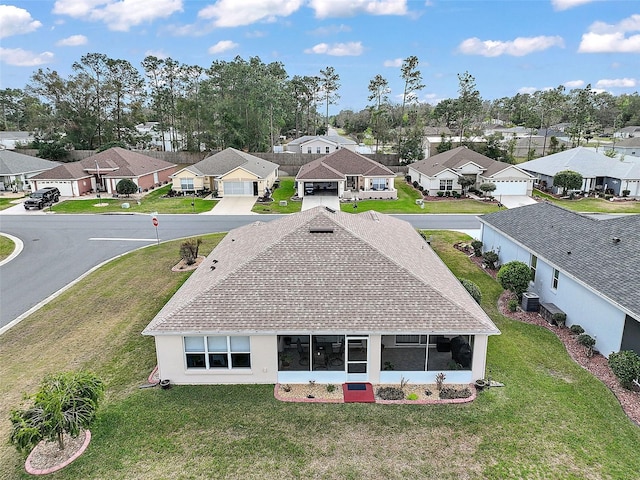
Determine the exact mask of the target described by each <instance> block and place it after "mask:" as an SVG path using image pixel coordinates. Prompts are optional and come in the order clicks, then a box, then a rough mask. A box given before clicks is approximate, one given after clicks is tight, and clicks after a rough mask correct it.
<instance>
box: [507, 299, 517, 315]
mask: <svg viewBox="0 0 640 480" xmlns="http://www.w3.org/2000/svg"><path fill="white" fill-rule="evenodd" d="M507 308H508V309H509V311H510V312H515V311H516V310H518V300H516V299H515V298H512V299H511V300H509V301H508V302H507Z"/></svg>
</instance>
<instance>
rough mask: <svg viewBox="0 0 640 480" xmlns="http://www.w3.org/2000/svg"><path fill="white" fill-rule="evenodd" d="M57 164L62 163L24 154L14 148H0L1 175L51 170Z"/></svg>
mask: <svg viewBox="0 0 640 480" xmlns="http://www.w3.org/2000/svg"><path fill="white" fill-rule="evenodd" d="M57 165H60V163H59V162H52V161H51V160H45V159H44V158H38V157H32V156H31V155H24V154H22V153H17V152H14V151H13V150H0V175H3V176H4V175H21V174H25V173H33V172H42V171H44V170H50V169H52V168H54V167H56V166H57Z"/></svg>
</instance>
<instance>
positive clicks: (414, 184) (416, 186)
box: [411, 180, 418, 188]
mask: <svg viewBox="0 0 640 480" xmlns="http://www.w3.org/2000/svg"><path fill="white" fill-rule="evenodd" d="M411 185H413V188H418V182H417V181H415V180H414V181H413V183H412V184H411Z"/></svg>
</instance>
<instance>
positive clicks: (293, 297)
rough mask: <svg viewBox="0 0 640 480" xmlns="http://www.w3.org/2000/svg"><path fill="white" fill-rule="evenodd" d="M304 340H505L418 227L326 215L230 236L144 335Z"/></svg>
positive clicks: (372, 217)
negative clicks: (312, 336) (391, 336)
mask: <svg viewBox="0 0 640 480" xmlns="http://www.w3.org/2000/svg"><path fill="white" fill-rule="evenodd" d="M212 267H214V268H212ZM265 272H267V274H265ZM269 272H277V279H276V280H274V279H273V278H271V277H270V276H269ZM301 331H313V332H316V333H320V334H322V333H334V334H335V333H342V332H343V333H379V334H384V333H398V332H406V333H416V334H417V333H436V334H437V333H445V332H446V333H460V334H463V333H468V334H487V335H493V334H498V333H499V330H498V329H497V328H496V326H495V325H494V324H493V322H492V321H491V319H490V318H489V317H488V316H487V314H486V313H485V312H484V311H483V310H482V309H481V308H480V306H479V305H478V304H477V303H476V302H475V301H474V300H473V298H472V297H471V296H470V295H469V294H468V293H467V292H466V290H465V289H464V287H462V285H461V283H460V281H459V280H458V279H456V277H455V276H454V275H453V274H452V273H451V272H450V271H449V270H448V269H447V267H446V266H445V265H444V263H443V262H442V261H441V260H440V259H439V258H438V256H437V255H436V254H435V253H434V252H433V250H431V248H430V247H429V245H428V244H427V243H426V242H425V241H424V240H423V239H422V238H421V237H420V235H419V234H418V233H417V232H416V231H415V229H414V228H413V227H412V226H411V225H410V224H409V223H407V222H405V221H403V220H399V219H396V218H393V217H391V216H387V215H384V214H379V213H375V212H364V213H361V214H357V215H355V214H349V213H343V212H340V211H337V212H335V211H331V212H330V211H328V210H327V209H325V208H324V207H316V208H314V209H311V210H306V211H303V212H300V213H297V214H293V215H288V216H286V217H282V218H280V219H277V220H273V221H270V222H255V223H253V224H250V225H246V226H243V227H239V228H236V229H234V230H232V231H230V232H229V233H228V234H227V235H226V237H225V238H224V239H223V240H222V241H221V242H220V244H219V245H218V246H217V247H216V248H215V249H214V250H213V252H212V253H211V254H210V255H209V256H208V257H207V259H206V260H205V261H204V262H203V263H202V264H201V266H200V267H199V268H198V269H197V270H196V271H195V272H194V273H193V274H192V275H191V277H190V278H189V279H188V280H187V281H186V282H185V284H184V285H183V287H182V288H180V290H178V292H177V293H176V294H175V295H174V296H173V298H172V299H171V300H170V301H169V302H168V303H167V304H166V305H165V306H164V307H163V308H162V310H160V312H159V313H158V314H157V315H156V317H155V318H154V319H153V320H152V321H151V323H149V325H148V326H147V327H146V328H145V330H144V331H143V334H147V335H162V334H173V335H175V334H176V333H196V332H197V333H198V334H207V333H211V332H217V333H222V332H228V333H232V332H251V333H265V334H270V333H276V332H277V333H282V334H284V333H293V332H301Z"/></svg>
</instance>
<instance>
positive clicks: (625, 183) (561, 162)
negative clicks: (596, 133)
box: [518, 147, 640, 198]
mask: <svg viewBox="0 0 640 480" xmlns="http://www.w3.org/2000/svg"><path fill="white" fill-rule="evenodd" d="M518 167H520V168H521V169H522V170H524V171H526V172H529V173H530V174H532V175H534V176H535V177H536V178H537V183H538V184H540V186H542V187H547V188H549V189H552V191H554V192H555V193H559V192H560V191H561V190H562V188H561V187H552V186H553V177H554V176H555V175H556V173H558V172H561V171H563V170H572V171H574V172H577V173H579V174H580V175H582V186H581V187H580V190H581V191H584V192H592V191H600V192H606V191H610V192H611V193H613V195H621V194H622V192H623V191H624V190H629V197H636V198H637V197H640V162H637V161H635V160H625V161H622V162H621V161H619V160H617V159H615V158H609V157H607V156H606V155H604V154H603V153H600V152H596V151H595V150H593V149H591V148H587V147H577V148H572V149H570V150H565V151H563V152H559V153H554V154H553V155H547V156H546V157H541V158H537V159H535V160H531V161H528V162H524V163H521V164H519V165H518Z"/></svg>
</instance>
